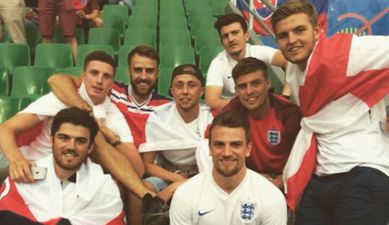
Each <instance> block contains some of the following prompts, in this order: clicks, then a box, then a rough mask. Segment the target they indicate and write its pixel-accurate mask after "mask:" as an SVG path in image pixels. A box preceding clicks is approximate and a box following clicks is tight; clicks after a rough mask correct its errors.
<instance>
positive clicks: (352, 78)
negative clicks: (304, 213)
mask: <svg viewBox="0 0 389 225" xmlns="http://www.w3.org/2000/svg"><path fill="white" fill-rule="evenodd" d="M388 52H389V37H388V36H364V37H357V36H353V35H348V34H337V35H335V36H333V37H331V38H325V37H321V39H320V40H319V41H318V43H317V44H316V46H315V49H314V51H313V53H312V55H311V56H310V59H309V62H308V67H307V69H306V71H305V74H302V72H301V71H300V70H299V69H298V67H297V65H293V64H289V66H288V69H287V81H288V83H289V84H290V86H291V88H292V90H294V91H295V93H296V95H297V96H298V100H297V101H298V103H299V105H300V107H301V110H302V112H303V115H304V118H303V120H302V122H301V127H302V128H301V131H300V133H299V134H298V136H297V138H296V142H295V144H294V146H293V149H292V151H291V154H290V156H289V159H288V162H287V164H286V166H285V169H284V173H283V179H284V183H285V190H286V192H287V203H288V206H289V207H290V208H291V209H292V210H293V211H295V210H296V207H297V204H298V201H299V200H300V198H301V196H302V193H303V192H304V189H305V187H306V186H307V184H308V183H309V180H310V178H311V176H312V174H313V173H314V171H315V168H316V152H317V144H318V143H317V138H316V134H322V133H325V132H331V130H336V129H340V128H345V127H348V126H352V124H353V123H354V122H355V118H359V117H358V115H356V114H363V113H366V112H367V111H368V110H369V109H370V108H371V107H372V106H374V105H376V104H377V103H378V102H380V101H381V100H382V99H383V98H384V97H385V95H387V94H388V93H389V57H388ZM299 71H300V72H299Z"/></svg>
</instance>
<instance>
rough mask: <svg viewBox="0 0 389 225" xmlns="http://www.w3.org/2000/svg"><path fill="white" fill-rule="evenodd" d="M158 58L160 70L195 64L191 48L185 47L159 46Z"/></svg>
mask: <svg viewBox="0 0 389 225" xmlns="http://www.w3.org/2000/svg"><path fill="white" fill-rule="evenodd" d="M159 57H160V58H161V65H160V67H161V68H163V67H176V66H178V65H181V64H185V63H191V64H195V63H196V61H195V55H194V50H193V48H192V46H186V45H163V46H160V48H159Z"/></svg>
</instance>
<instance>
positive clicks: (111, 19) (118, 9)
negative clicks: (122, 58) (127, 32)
mask: <svg viewBox="0 0 389 225" xmlns="http://www.w3.org/2000/svg"><path fill="white" fill-rule="evenodd" d="M102 14H103V15H102V19H103V21H104V22H103V26H104V27H107V28H116V29H118V30H119V32H120V34H123V32H124V29H125V27H126V25H127V19H128V8H127V7H126V6H124V5H109V4H106V5H104V7H103V13H102Z"/></svg>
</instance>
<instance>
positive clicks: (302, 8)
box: [271, 0, 317, 31]
mask: <svg viewBox="0 0 389 225" xmlns="http://www.w3.org/2000/svg"><path fill="white" fill-rule="evenodd" d="M298 13H304V14H306V15H307V16H308V17H309V21H310V23H311V24H312V25H313V26H316V25H317V12H316V9H315V6H314V5H312V3H310V2H309V1H307V0H289V1H285V2H284V3H283V4H281V5H280V6H279V7H278V8H277V10H276V11H275V12H274V13H273V15H272V17H271V23H272V26H273V30H274V31H276V25H277V23H278V22H280V21H281V20H283V19H285V18H287V17H289V16H291V15H294V14H298Z"/></svg>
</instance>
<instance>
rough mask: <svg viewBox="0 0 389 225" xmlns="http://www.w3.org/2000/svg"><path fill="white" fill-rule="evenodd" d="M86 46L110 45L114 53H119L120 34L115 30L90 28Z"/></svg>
mask: <svg viewBox="0 0 389 225" xmlns="http://www.w3.org/2000/svg"><path fill="white" fill-rule="evenodd" d="M88 44H100V45H111V46H112V48H113V50H114V53H115V54H116V53H117V52H118V51H119V46H120V33H119V30H118V29H116V28H107V27H102V28H91V29H90V30H89V40H88Z"/></svg>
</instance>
